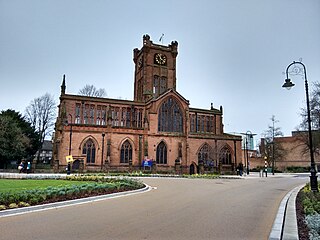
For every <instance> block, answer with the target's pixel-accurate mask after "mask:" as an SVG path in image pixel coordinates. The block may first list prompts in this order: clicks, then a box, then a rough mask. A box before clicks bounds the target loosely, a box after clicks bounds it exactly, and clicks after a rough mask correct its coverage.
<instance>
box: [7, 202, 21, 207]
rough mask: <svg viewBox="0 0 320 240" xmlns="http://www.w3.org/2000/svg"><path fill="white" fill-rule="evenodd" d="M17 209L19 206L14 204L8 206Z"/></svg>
mask: <svg viewBox="0 0 320 240" xmlns="http://www.w3.org/2000/svg"><path fill="white" fill-rule="evenodd" d="M17 207H19V206H18V204H16V203H10V204H9V208H17Z"/></svg>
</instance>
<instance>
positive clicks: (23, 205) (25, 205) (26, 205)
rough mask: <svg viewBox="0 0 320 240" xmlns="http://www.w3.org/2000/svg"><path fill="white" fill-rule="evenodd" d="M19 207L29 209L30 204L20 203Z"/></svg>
mask: <svg viewBox="0 0 320 240" xmlns="http://www.w3.org/2000/svg"><path fill="white" fill-rule="evenodd" d="M18 206H19V207H29V206H30V204H29V203H26V202H19V203H18Z"/></svg>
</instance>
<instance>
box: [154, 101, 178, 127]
mask: <svg viewBox="0 0 320 240" xmlns="http://www.w3.org/2000/svg"><path fill="white" fill-rule="evenodd" d="M158 131H159V132H183V117H182V111H181V109H180V107H179V104H178V103H177V101H176V100H174V99H173V98H172V97H169V98H168V99H167V100H165V101H164V102H163V103H162V105H161V106H160V108H159V114H158Z"/></svg>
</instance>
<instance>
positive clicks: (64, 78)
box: [61, 74, 66, 95]
mask: <svg viewBox="0 0 320 240" xmlns="http://www.w3.org/2000/svg"><path fill="white" fill-rule="evenodd" d="M62 94H66V75H65V74H63V80H62V85H61V95H62Z"/></svg>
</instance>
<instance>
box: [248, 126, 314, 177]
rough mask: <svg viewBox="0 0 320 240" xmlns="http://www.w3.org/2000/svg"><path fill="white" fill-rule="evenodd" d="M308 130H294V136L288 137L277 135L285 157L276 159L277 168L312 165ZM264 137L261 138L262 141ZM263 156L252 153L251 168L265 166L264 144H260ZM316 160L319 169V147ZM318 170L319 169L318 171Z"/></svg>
mask: <svg viewBox="0 0 320 240" xmlns="http://www.w3.org/2000/svg"><path fill="white" fill-rule="evenodd" d="M308 141H309V139H308V132H299V131H293V132H292V136H286V137H276V138H275V142H277V143H278V144H281V147H282V148H283V157H282V159H278V160H276V161H275V168H276V169H277V170H280V171H286V170H287V168H289V167H303V168H308V167H310V165H311V160H310V152H309V148H308V146H307V143H308ZM263 142H264V139H263V138H262V139H261V143H263ZM260 152H261V156H259V157H258V156H256V154H252V157H251V158H250V159H249V161H250V167H251V168H261V167H263V166H264V161H265V159H264V154H263V153H264V152H265V150H264V144H261V146H260ZM314 161H315V164H316V166H317V168H318V170H319V167H320V155H319V149H316V151H315V153H314ZM269 162H270V164H269V165H268V167H271V166H272V164H271V163H272V159H269ZM318 170H317V171H318Z"/></svg>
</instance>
